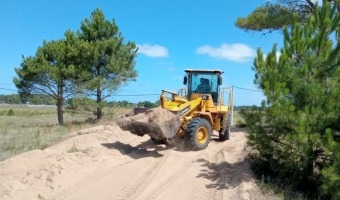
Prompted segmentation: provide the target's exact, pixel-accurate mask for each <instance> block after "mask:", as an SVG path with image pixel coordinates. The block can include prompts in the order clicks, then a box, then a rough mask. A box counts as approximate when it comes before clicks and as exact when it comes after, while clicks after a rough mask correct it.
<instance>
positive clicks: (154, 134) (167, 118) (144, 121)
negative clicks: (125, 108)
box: [116, 107, 180, 140]
mask: <svg viewBox="0 0 340 200" xmlns="http://www.w3.org/2000/svg"><path fill="white" fill-rule="evenodd" d="M116 122H117V124H118V126H119V127H120V128H121V129H122V130H124V131H130V132H131V133H133V134H136V135H139V136H143V135H145V134H148V135H150V137H151V138H155V139H159V140H161V139H163V138H173V137H174V136H175V134H176V132H177V131H178V129H179V127H180V121H179V116H178V115H175V114H174V113H172V112H170V111H168V110H166V109H164V108H162V107H157V108H153V109H150V110H147V111H146V112H144V113H139V114H137V115H134V116H130V117H124V118H121V119H117V120H116Z"/></svg>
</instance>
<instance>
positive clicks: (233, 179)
mask: <svg viewBox="0 0 340 200" xmlns="http://www.w3.org/2000/svg"><path fill="white" fill-rule="evenodd" d="M197 162H199V163H202V164H201V166H203V167H204V169H202V170H201V173H199V174H198V175H197V177H198V178H206V179H208V180H210V181H211V184H208V185H206V187H207V188H214V189H217V190H223V189H228V188H234V187H237V186H238V185H240V184H241V183H242V182H247V181H249V180H250V179H251V178H252V176H253V174H252V172H251V170H250V163H249V160H248V159H244V160H243V161H240V162H236V163H232V164H230V163H228V162H226V161H223V162H221V163H211V162H209V161H208V160H206V159H198V160H197Z"/></svg>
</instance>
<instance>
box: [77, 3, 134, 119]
mask: <svg viewBox="0 0 340 200" xmlns="http://www.w3.org/2000/svg"><path fill="white" fill-rule="evenodd" d="M77 37H78V39H79V40H81V41H83V42H84V44H83V47H84V51H82V53H81V57H82V58H84V59H83V60H81V61H80V63H81V64H80V63H78V66H81V67H82V69H81V71H83V75H84V77H85V78H83V80H84V81H83V82H81V84H80V85H79V86H80V87H79V90H81V91H83V92H85V94H86V95H88V96H95V97H96V102H97V111H96V116H97V119H100V118H101V117H102V115H103V113H102V108H101V107H102V106H101V102H102V101H103V100H104V99H105V98H107V97H110V96H111V95H112V94H113V93H114V92H116V91H117V90H118V88H119V87H121V86H122V85H123V84H126V83H127V82H129V81H134V80H135V77H136V76H137V71H136V70H135V69H134V66H135V57H136V56H137V47H136V45H135V44H134V43H133V42H130V41H128V42H124V38H123V37H122V35H121V33H120V32H119V29H118V26H117V25H116V23H115V21H114V20H112V21H108V20H106V19H105V16H104V14H103V12H102V11H101V10H99V9H97V10H95V11H93V12H92V14H91V18H86V19H85V20H84V21H83V22H81V27H80V30H79V31H78V33H77Z"/></svg>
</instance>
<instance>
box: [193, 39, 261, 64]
mask: <svg viewBox="0 0 340 200" xmlns="http://www.w3.org/2000/svg"><path fill="white" fill-rule="evenodd" d="M196 53H198V54H207V55H209V56H211V57H213V58H217V59H222V60H230V61H234V62H245V61H248V60H249V59H251V58H254V57H255V56H256V51H255V50H254V49H252V48H251V47H249V46H247V45H245V44H240V43H235V44H225V43H224V44H222V45H221V46H220V47H217V48H215V47H212V46H210V45H204V46H201V47H199V48H198V49H197V50H196Z"/></svg>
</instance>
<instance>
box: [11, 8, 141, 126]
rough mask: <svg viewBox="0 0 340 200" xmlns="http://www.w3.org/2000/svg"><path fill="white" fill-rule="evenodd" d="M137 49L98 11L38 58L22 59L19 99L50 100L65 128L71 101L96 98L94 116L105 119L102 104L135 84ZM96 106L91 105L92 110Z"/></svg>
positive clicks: (43, 48) (38, 53)
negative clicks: (37, 96)
mask: <svg viewBox="0 0 340 200" xmlns="http://www.w3.org/2000/svg"><path fill="white" fill-rule="evenodd" d="M137 50H138V48H137V47H136V45H135V44H134V43H133V42H130V41H128V42H125V41H124V38H123V36H122V35H121V33H120V32H119V29H118V26H117V25H116V24H115V21H114V20H112V21H109V20H106V19H105V16H104V14H103V12H102V11H101V10H99V9H96V10H95V11H94V12H92V14H91V17H90V18H86V19H85V20H84V21H83V22H81V26H80V29H79V30H78V32H77V33H74V32H72V31H70V30H68V31H66V32H65V37H64V38H62V39H59V40H52V41H44V42H43V44H42V46H40V47H38V49H37V51H36V53H35V55H34V56H29V57H23V59H22V63H21V66H20V67H18V68H16V69H15V70H16V73H17V77H15V78H14V83H15V85H16V86H17V88H18V89H19V93H20V95H21V96H26V97H27V96H29V95H30V94H43V95H48V96H50V97H51V98H53V99H54V100H55V103H56V105H57V110H58V122H59V124H63V105H64V101H65V100H66V99H68V98H69V97H71V96H73V97H77V95H80V96H86V97H89V98H91V97H95V98H96V112H95V114H96V116H97V119H100V118H101V117H102V115H103V113H102V107H103V105H104V104H103V100H104V99H106V98H108V97H110V96H111V95H112V94H113V93H114V92H116V91H117V90H118V89H119V88H120V87H121V86H122V85H124V84H126V83H127V82H129V81H133V80H135V77H136V76H137V72H136V70H135V68H134V66H135V57H136V56H137ZM92 103H93V102H92V101H91V105H90V106H91V107H92V105H93V104H92Z"/></svg>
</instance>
